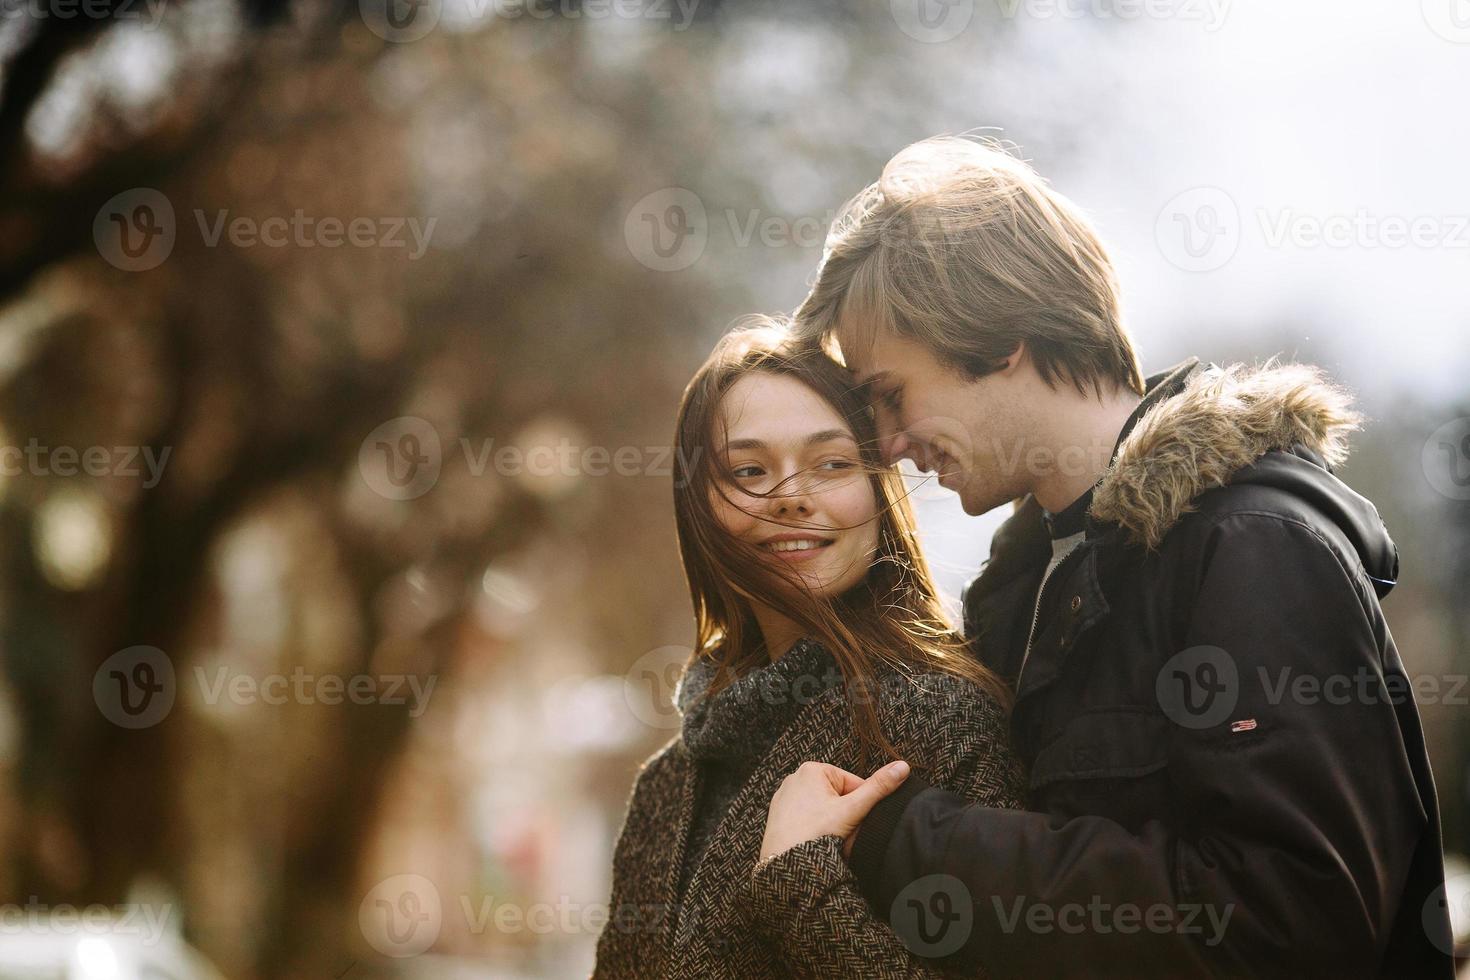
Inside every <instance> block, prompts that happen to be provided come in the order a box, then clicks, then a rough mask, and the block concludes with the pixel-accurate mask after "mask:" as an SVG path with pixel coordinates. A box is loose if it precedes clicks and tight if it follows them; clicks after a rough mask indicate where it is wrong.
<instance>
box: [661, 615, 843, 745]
mask: <svg viewBox="0 0 1470 980" xmlns="http://www.w3.org/2000/svg"><path fill="white" fill-rule="evenodd" d="M716 669H717V666H716V664H715V662H714V661H713V660H711V659H710V658H709V657H707V656H704V657H699V658H698V659H697V660H695V661H694V662H693V663H692V664H690V665H689V667H688V669H687V670H685V672H684V675H683V677H681V678H680V679H679V687H678V690H677V692H676V694H675V703H676V704H677V705H678V707H679V712H680V714H682V715H683V716H684V717H683V729H682V737H683V741H684V746H685V748H686V749H687V750H688V751H689V754H690V755H691V756H692V757H694V758H695V759H697V760H700V761H724V762H730V763H754V762H756V761H759V759H760V758H761V757H762V756H764V755H765V753H766V752H767V751H768V750H769V749H770V747H771V746H772V745H774V744H775V742H776V739H777V738H779V737H780V735H781V733H782V732H783V731H784V730H785V729H786V726H787V725H789V724H790V723H791V721H792V720H793V719H794V718H795V717H796V716H797V715H798V714H800V712H801V710H802V708H804V707H805V706H807V705H809V704H811V703H812V702H813V701H814V700H816V698H817V697H819V696H820V695H821V694H823V693H824V692H826V691H828V690H831V689H832V688H833V687H836V686H837V685H839V684H840V683H841V682H842V673H841V671H840V670H839V669H838V667H837V663H836V661H835V660H833V659H832V655H831V654H829V653H828V652H827V651H826V650H825V649H824V648H823V647H822V646H821V645H820V644H818V643H817V642H816V641H814V640H811V639H808V638H803V639H800V640H798V641H796V643H795V645H793V646H792V648H791V649H790V650H788V651H787V652H786V655H785V656H783V657H781V659H779V660H777V661H775V662H773V663H769V664H764V665H762V666H760V667H758V668H756V669H755V670H752V671H750V672H748V673H746V674H744V675H743V676H741V677H739V678H737V679H736V680H735V681H734V682H732V683H730V684H727V685H726V686H725V687H724V688H723V689H722V690H720V691H719V692H718V693H717V694H715V695H714V696H713V697H710V698H704V697H702V696H701V695H703V694H704V692H705V691H707V690H709V687H710V684H711V683H712V682H713V681H714V678H715V673H716Z"/></svg>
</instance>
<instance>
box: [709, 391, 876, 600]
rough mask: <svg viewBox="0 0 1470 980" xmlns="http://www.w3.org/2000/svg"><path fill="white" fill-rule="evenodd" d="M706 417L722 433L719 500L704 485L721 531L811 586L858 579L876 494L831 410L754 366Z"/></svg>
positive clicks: (839, 587)
mask: <svg viewBox="0 0 1470 980" xmlns="http://www.w3.org/2000/svg"><path fill="white" fill-rule="evenodd" d="M716 426H717V427H716V435H715V438H716V440H720V439H722V438H723V439H726V440H728V441H725V442H723V443H722V444H717V445H716V446H714V447H713V448H714V450H715V452H716V453H720V454H722V455H723V456H724V458H725V462H726V463H727V464H728V465H729V468H730V472H731V473H732V474H733V482H732V483H730V484H728V485H725V486H723V490H724V491H725V496H728V498H729V499H728V500H726V499H725V497H724V496H721V495H720V493H719V492H718V491H716V492H714V494H713V497H714V500H713V504H714V510H715V516H716V518H717V519H718V520H719V521H720V524H721V525H722V526H723V527H724V529H725V531H726V532H728V533H729V534H731V535H734V536H735V537H736V538H739V539H740V540H742V541H745V542H747V543H749V544H752V545H755V546H757V547H758V548H759V549H760V551H761V555H762V558H763V560H765V561H768V562H770V563H771V564H772V566H773V567H778V568H779V567H783V566H784V567H786V568H788V569H790V570H791V571H793V572H796V573H797V574H798V575H799V576H800V577H801V580H802V582H803V583H804V584H805V586H806V587H807V588H808V589H809V590H810V591H811V592H812V594H814V595H819V596H829V597H830V596H837V595H840V594H842V593H843V592H846V591H847V590H848V589H850V588H852V587H853V586H854V585H856V584H857V583H859V582H861V581H862V579H863V576H865V575H866V574H867V572H868V567H869V566H870V565H871V564H872V561H873V555H874V553H875V552H876V550H877V545H878V502H877V499H876V497H875V495H874V492H873V486H872V481H871V479H870V477H869V476H868V474H867V471H866V467H865V466H864V464H863V462H862V459H861V457H860V456H859V455H858V445H857V441H856V440H855V439H854V438H853V434H852V430H851V429H849V428H848V427H847V425H846V424H845V423H844V422H843V421H842V418H841V416H839V415H838V414H837V412H836V410H835V409H833V408H832V406H831V405H829V404H828V403H827V402H826V400H825V399H823V398H822V397H821V396H820V395H818V394H817V393H816V392H815V391H813V390H812V389H811V388H809V387H808V386H807V385H805V384H803V383H802V382H800V381H798V380H796V379H795V378H791V377H788V376H785V375H779V374H772V373H769V372H764V371H754V372H751V373H750V374H747V375H745V376H744V377H742V378H741V379H740V380H739V381H736V382H735V383H734V384H733V385H731V386H730V388H729V390H728V391H726V392H725V397H724V398H723V399H722V400H721V402H720V409H719V414H718V419H717V422H716ZM721 430H723V431H721ZM771 491H774V493H775V495H774V496H770V497H760V496H755V494H758V493H763V492H771Z"/></svg>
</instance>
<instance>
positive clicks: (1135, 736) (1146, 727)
mask: <svg viewBox="0 0 1470 980" xmlns="http://www.w3.org/2000/svg"><path fill="white" fill-rule="evenodd" d="M1168 764H1169V720H1168V719H1167V718H1165V717H1164V716H1163V715H1161V714H1160V713H1159V712H1158V710H1157V709H1152V708H1104V709H1096V710H1093V711H1088V712H1085V713H1083V714H1080V715H1078V716H1077V717H1075V718H1073V719H1071V720H1070V721H1068V722H1067V724H1066V725H1065V726H1064V727H1063V728H1062V731H1061V732H1060V734H1058V735H1057V736H1056V737H1055V738H1053V739H1052V740H1051V741H1050V742H1048V743H1047V744H1046V745H1045V747H1044V748H1042V749H1041V751H1040V752H1038V753H1037V754H1036V760H1035V761H1034V762H1033V763H1032V764H1031V779H1030V786H1031V791H1032V792H1033V793H1035V792H1037V791H1039V790H1042V789H1044V788H1046V787H1048V786H1051V785H1052V784H1054V783H1059V782H1065V781H1072V780H1115V779H1137V778H1140V777H1143V776H1147V775H1149V774H1150V773H1154V772H1158V771H1159V770H1161V769H1163V768H1165V767H1166V766H1167V765H1168Z"/></svg>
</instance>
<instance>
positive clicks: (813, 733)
mask: <svg viewBox="0 0 1470 980" xmlns="http://www.w3.org/2000/svg"><path fill="white" fill-rule="evenodd" d="M876 680H877V684H876V685H875V686H874V687H870V688H869V690H876V691H877V695H876V696H874V695H871V694H860V693H859V690H858V689H856V688H852V687H850V686H848V685H843V684H837V685H833V686H829V687H828V688H827V689H826V690H823V691H822V693H820V694H819V695H817V696H815V697H812V698H809V699H806V703H804V704H801V705H800V707H799V708H798V709H797V710H796V711H795V712H794V713H793V714H794V717H793V718H792V719H791V720H790V721H789V723H787V724H786V727H785V728H784V730H783V731H782V732H781V733H780V735H779V736H778V737H776V738H775V740H774V743H773V744H772V745H771V747H770V748H769V749H768V750H767V751H766V752H765V753H764V755H763V756H762V757H761V758H760V761H759V762H758V764H756V766H755V767H754V770H753V772H752V773H751V775H750V776H749V777H748V778H747V779H746V780H745V782H744V785H743V786H741V787H740V788H739V789H738V790H737V791H736V792H735V795H734V798H733V799H732V800H731V802H730V804H729V807H728V809H727V810H726V812H725V813H724V815H723V816H722V817H721V818H720V819H719V821H718V823H717V825H716V827H715V829H714V831H713V834H712V836H711V838H710V840H709V843H708V845H707V847H706V849H705V851H704V853H703V855H702V856H701V857H700V859H699V862H698V864H697V865H696V866H695V868H694V871H693V874H692V877H691V878H690V881H689V885H688V889H687V893H686V894H684V895H682V896H681V895H679V894H678V882H679V871H680V865H681V863H682V860H683V857H684V851H685V847H686V845H687V843H688V837H689V829H690V823H691V818H692V815H693V812H694V805H695V798H696V793H697V792H698V790H699V784H700V780H701V768H702V767H701V766H700V765H699V764H698V762H697V761H696V760H695V759H694V758H693V757H692V756H691V755H690V752H689V749H688V747H687V746H686V745H685V742H684V738H683V736H682V735H681V736H680V737H677V738H675V739H674V740H673V741H672V742H670V743H669V744H668V745H666V746H665V747H664V748H663V749H661V750H660V751H659V752H657V753H656V754H655V755H654V756H653V757H652V758H650V759H649V760H648V761H647V762H646V763H644V764H643V767H642V769H641V771H640V773H639V775H638V779H637V782H636V784H635V785H634V788H633V795H632V799H631V801H630V803H629V806H628V814H627V817H626V819H625V821H624V824H623V829H622V833H621V835H620V836H619V839H618V843H617V848H616V851H615V853H614V857H613V886H612V898H611V902H610V907H609V917H608V922H607V925H606V926H605V928H604V929H603V932H602V935H601V937H600V938H599V940H598V944H597V963H596V967H595V968H594V974H593V975H594V976H595V977H598V978H607V980H612V978H623V977H637V978H644V977H681V978H682V977H700V978H704V977H709V978H726V977H728V978H740V980H746V978H761V977H787V976H812V977H843V978H847V977H930V976H947V975H948V974H947V973H945V972H944V971H943V970H942V969H941V967H940V966H939V964H938V961H936V960H934V959H930V958H927V957H926V956H924V955H919V954H922V953H924V952H930V951H931V948H929V947H925V946H924V944H923V943H922V942H917V943H916V942H912V941H911V942H910V945H913V946H914V947H915V948H916V949H917V950H918V951H919V953H917V954H916V953H915V952H911V951H910V949H909V948H907V947H906V946H905V944H904V942H902V941H901V940H900V939H899V936H898V935H897V934H896V933H895V932H894V929H893V928H892V926H891V925H890V922H889V921H888V919H887V917H886V916H885V917H880V916H877V915H875V914H874V913H873V912H872V910H871V909H870V908H869V906H868V904H867V902H866V901H865V900H864V898H863V897H862V895H861V894H859V892H858V890H857V887H856V882H855V880H854V878H853V876H852V873H851V871H850V870H849V869H848V866H847V863H846V861H845V860H844V858H843V856H842V850H841V846H842V842H841V840H840V839H839V838H837V837H835V836H826V837H822V838H819V839H817V840H815V841H809V842H807V843H805V844H800V845H798V846H796V847H793V848H791V849H790V850H788V851H785V852H784V853H782V854H778V855H776V856H775V857H773V858H771V859H769V860H767V861H766V862H764V863H762V864H760V865H759V866H757V858H758V856H759V853H760V844H761V839H762V837H763V836H764V834H765V825H766V812H767V810H768V808H769V806H770V801H771V796H772V795H773V794H774V793H775V792H776V789H777V788H778V787H779V786H780V784H781V781H782V780H783V779H784V778H785V777H786V776H787V775H789V774H790V773H791V772H793V771H794V770H795V769H796V768H797V767H798V766H800V765H801V763H803V762H805V761H808V760H815V761H820V762H828V763H831V764H833V765H836V766H840V767H842V768H844V769H847V770H849V771H852V772H859V773H862V774H866V772H865V771H864V770H865V767H866V764H867V760H865V758H864V755H863V753H862V752H861V751H860V749H859V746H858V745H856V744H855V742H854V740H853V738H852V725H851V718H852V711H853V708H852V706H851V704H850V703H849V692H850V693H851V696H852V699H854V700H855V699H856V698H857V697H869V698H871V699H872V700H873V701H874V703H875V704H876V706H877V708H878V713H879V720H880V724H881V726H882V728H883V731H884V734H885V735H886V736H887V737H888V738H889V739H890V740H891V741H892V742H893V744H894V745H895V746H896V747H897V748H898V749H899V750H900V751H901V752H902V754H903V757H904V758H905V759H907V760H908V761H909V762H910V763H911V764H912V765H913V767H914V770H915V771H916V772H918V773H921V774H923V775H925V776H926V777H927V778H928V779H929V781H930V782H932V783H934V784H936V785H939V786H943V787H945V788H947V789H950V790H953V791H954V792H956V793H959V794H961V795H963V796H965V797H966V798H968V799H970V800H972V801H973V802H975V803H978V804H981V805H983V806H991V807H1007V808H1019V807H1020V806H1021V792H1022V785H1023V784H1022V781H1021V773H1020V770H1019V767H1018V765H1017V763H1016V761H1015V757H1014V756H1013V755H1012V753H1011V749H1010V745H1009V741H1008V735H1007V723H1006V718H1005V714H1004V711H1003V709H1002V708H1001V707H1000V705H998V704H997V703H996V702H995V701H994V700H993V699H992V698H991V697H990V696H989V695H987V694H985V693H984V692H982V691H980V690H979V689H978V688H976V687H975V686H974V685H972V684H969V683H968V682H966V681H963V680H960V679H958V678H955V677H953V676H950V675H944V674H925V675H919V676H914V677H908V678H906V677H902V676H900V675H897V674H895V673H891V672H886V671H885V673H884V674H883V675H881V676H879V677H878V678H876ZM981 901H983V899H982V898H981V897H979V896H975V897H974V908H973V914H976V915H979V914H983V913H984V912H985V911H986V910H985V909H984V908H982V906H981V904H980V903H981ZM898 905H899V903H895V911H896V912H897V911H898ZM932 951H935V952H943V950H942V949H939V948H938V947H933V948H932ZM971 975H972V976H973V974H971Z"/></svg>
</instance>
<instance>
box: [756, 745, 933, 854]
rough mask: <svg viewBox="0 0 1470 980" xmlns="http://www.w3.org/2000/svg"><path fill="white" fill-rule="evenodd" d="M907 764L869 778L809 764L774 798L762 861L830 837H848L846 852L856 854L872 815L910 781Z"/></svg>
mask: <svg viewBox="0 0 1470 980" xmlns="http://www.w3.org/2000/svg"><path fill="white" fill-rule="evenodd" d="M908 774H909V764H908V763H907V762H902V761H899V762H890V763H888V765H886V766H884V767H883V768H881V769H879V770H878V771H877V772H875V773H873V775H872V776H870V777H868V778H867V779H863V778H862V777H861V776H857V775H854V774H853V773H850V772H848V771H847V770H846V769H839V768H838V767H837V766H829V765H827V764H826V763H823V762H803V763H802V764H801V766H800V767H798V768H797V770H796V771H795V772H793V773H792V774H791V775H789V776H787V777H786V778H785V779H784V780H783V781H782V782H781V786H780V787H779V788H778V789H777V790H776V793H775V795H774V796H772V797H771V808H770V810H769V811H768V812H767V813H766V834H765V837H764V838H763V839H762V840H761V853H760V859H761V860H762V861H764V860H766V859H767V858H769V857H774V856H775V855H777V854H780V853H781V852H782V851H786V850H788V849H790V848H792V847H795V846H796V845H797V844H801V843H804V842H806V841H809V840H816V839H817V838H818V837H825V836H826V835H827V834H836V835H837V836H838V837H841V838H842V841H843V843H842V853H843V855H844V856H851V854H852V839H853V835H854V833H855V832H856V831H857V828H858V824H860V823H862V822H863V818H864V817H866V816H867V815H868V812H869V811H870V810H872V809H873V807H874V806H876V805H877V804H878V801H879V800H881V799H883V797H885V796H887V795H888V794H889V793H892V792H893V791H894V790H895V789H897V788H898V787H899V786H900V785H902V783H903V781H904V780H905V779H907V778H908Z"/></svg>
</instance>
